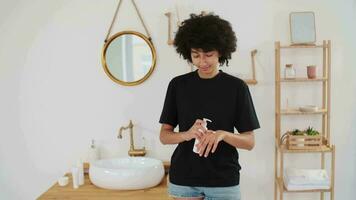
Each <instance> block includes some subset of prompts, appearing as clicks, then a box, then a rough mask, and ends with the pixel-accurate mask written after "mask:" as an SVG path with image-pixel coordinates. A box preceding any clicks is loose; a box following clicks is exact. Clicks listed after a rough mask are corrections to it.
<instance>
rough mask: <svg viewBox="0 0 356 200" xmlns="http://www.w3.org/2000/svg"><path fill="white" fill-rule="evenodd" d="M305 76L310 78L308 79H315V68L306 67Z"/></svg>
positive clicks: (311, 66)
mask: <svg viewBox="0 0 356 200" xmlns="http://www.w3.org/2000/svg"><path fill="white" fill-rule="evenodd" d="M307 75H308V78H310V79H314V78H316V66H315V65H309V66H307Z"/></svg>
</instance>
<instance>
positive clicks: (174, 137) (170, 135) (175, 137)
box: [159, 130, 186, 144]
mask: <svg viewBox="0 0 356 200" xmlns="http://www.w3.org/2000/svg"><path fill="white" fill-rule="evenodd" d="M184 133H185V132H174V131H173V130H161V133H160V135H159V139H160V141H161V143H162V144H178V143H181V142H184V141H186V139H185V137H184V136H185V135H184Z"/></svg>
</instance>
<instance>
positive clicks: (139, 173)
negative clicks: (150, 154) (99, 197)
mask: <svg viewBox="0 0 356 200" xmlns="http://www.w3.org/2000/svg"><path fill="white" fill-rule="evenodd" d="M163 175H164V168H163V164H162V161H160V160H157V159H153V158H146V157H125V158H114V159H106V160H97V161H94V162H92V163H91V164H90V168H89V177H90V180H91V182H92V183H93V184H94V185H96V186H98V187H101V188H105V189H113V190H138V189H144V188H149V187H153V186H156V185H158V184H159V183H160V182H161V180H162V178H163Z"/></svg>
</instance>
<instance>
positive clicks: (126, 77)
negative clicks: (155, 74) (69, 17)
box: [101, 31, 156, 86]
mask: <svg viewBox="0 0 356 200" xmlns="http://www.w3.org/2000/svg"><path fill="white" fill-rule="evenodd" d="M101 60H102V63H103V67H104V70H105V72H106V74H107V75H108V76H109V77H110V79H111V80H113V81H115V82H116V83H119V84H121V85H129V86H131V85H138V84H140V83H142V82H143V81H145V80H146V79H147V78H148V77H149V76H150V75H151V73H152V71H153V69H154V68H155V65H156V51H155V49H154V47H153V45H152V43H151V41H150V40H149V39H148V38H147V37H146V36H145V35H143V34H141V33H139V32H135V31H123V32H119V33H116V34H115V35H113V36H112V37H110V38H109V40H108V41H107V42H106V43H105V45H104V48H103V52H102V57H101Z"/></svg>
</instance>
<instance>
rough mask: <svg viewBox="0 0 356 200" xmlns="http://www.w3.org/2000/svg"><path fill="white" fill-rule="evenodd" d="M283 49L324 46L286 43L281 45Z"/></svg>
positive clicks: (321, 46)
mask: <svg viewBox="0 0 356 200" xmlns="http://www.w3.org/2000/svg"><path fill="white" fill-rule="evenodd" d="M280 48H281V49H307V48H314V49H315V48H323V45H286V46H281V47H280Z"/></svg>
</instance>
